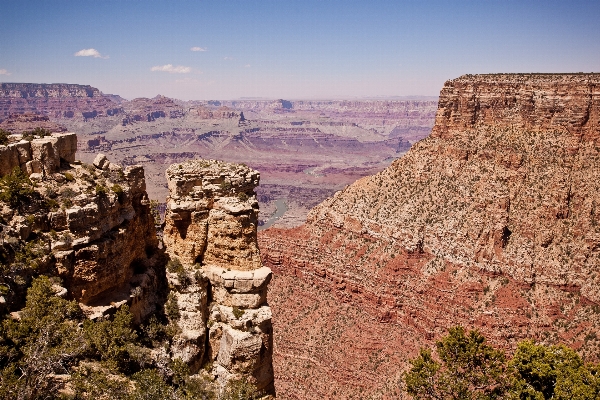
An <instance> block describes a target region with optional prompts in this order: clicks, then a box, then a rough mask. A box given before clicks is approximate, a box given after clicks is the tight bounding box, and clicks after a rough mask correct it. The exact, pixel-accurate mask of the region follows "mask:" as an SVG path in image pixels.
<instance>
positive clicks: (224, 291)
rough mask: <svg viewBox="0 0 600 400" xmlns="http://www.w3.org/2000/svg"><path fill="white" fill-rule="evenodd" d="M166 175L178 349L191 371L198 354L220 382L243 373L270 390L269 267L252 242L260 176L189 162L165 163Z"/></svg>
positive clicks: (213, 163)
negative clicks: (166, 165) (256, 190)
mask: <svg viewBox="0 0 600 400" xmlns="http://www.w3.org/2000/svg"><path fill="white" fill-rule="evenodd" d="M166 175H167V181H168V184H169V191H170V196H169V198H168V200H167V211H166V215H165V229H164V243H165V247H166V251H167V253H168V254H169V255H170V256H171V258H172V261H171V264H170V265H171V268H170V269H169V267H168V270H170V271H171V273H170V274H169V275H168V277H169V281H170V283H171V286H172V287H174V288H175V290H174V291H172V292H171V294H170V296H171V298H172V299H173V300H172V301H174V302H176V304H177V307H178V309H179V310H181V314H182V316H181V317H180V318H179V320H178V325H179V327H180V328H181V330H182V333H181V334H180V335H179V338H178V339H177V340H176V341H177V343H179V350H178V351H177V354H180V355H181V358H182V359H183V360H184V361H186V362H188V364H190V366H191V367H192V369H197V368H198V367H199V366H200V363H201V362H202V360H203V359H205V360H206V361H207V362H210V363H212V371H213V373H214V374H215V376H216V377H217V379H218V381H219V382H221V383H222V384H225V383H226V382H227V381H228V380H229V379H231V378H233V377H246V378H251V379H252V381H253V383H254V384H255V385H256V386H257V387H258V388H259V389H260V390H265V391H267V392H272V391H273V367H272V351H273V338H272V326H271V309H270V307H269V306H268V305H267V285H268V284H269V282H270V280H271V270H270V269H269V268H266V267H263V266H262V263H261V260H260V253H259V250H258V246H257V242H256V232H257V221H258V202H257V200H256V195H255V193H254V188H255V187H256V186H257V185H258V182H259V174H258V172H257V171H254V170H252V169H250V168H248V167H246V166H244V165H238V164H229V163H224V162H219V161H206V160H192V161H187V162H184V163H181V164H174V165H171V166H170V167H169V168H168V169H167V172H166ZM178 263H181V264H180V265H179V266H178V265H177V264H178ZM192 276H193V278H192ZM190 283H191V286H190ZM207 298H208V299H210V304H208V306H207ZM206 339H207V343H208V346H207V347H206V348H203V345H204V343H205V340H206Z"/></svg>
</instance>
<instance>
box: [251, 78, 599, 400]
mask: <svg viewBox="0 0 600 400" xmlns="http://www.w3.org/2000/svg"><path fill="white" fill-rule="evenodd" d="M599 84H600V75H598V74H560V75H557V74H548V75H545V74H499V75H473V76H463V77H460V78H458V79H454V80H450V81H448V82H446V84H445V85H444V88H443V89H442V91H441V94H440V99H439V106H438V112H437V115H436V123H435V126H434V128H433V132H432V135H431V136H430V137H428V138H426V139H424V140H422V141H420V142H418V143H416V144H415V145H413V147H412V148H411V150H410V151H409V152H408V153H407V154H406V155H404V156H403V157H402V158H400V159H398V160H396V161H394V162H393V163H392V165H391V166H390V167H388V168H387V169H385V170H384V171H382V172H380V173H378V174H376V175H374V176H370V177H366V178H363V179H360V180H358V181H357V182H355V183H354V184H352V185H350V186H348V187H347V188H345V189H344V190H342V191H340V192H337V193H336V194H335V195H334V196H333V197H331V198H329V199H327V200H326V201H324V202H323V203H322V204H320V205H319V206H317V207H315V208H314V209H313V210H312V211H311V212H310V213H309V214H308V217H307V223H306V224H305V225H303V226H301V227H298V228H295V229H290V230H282V229H269V230H266V231H264V232H261V234H260V236H259V243H260V247H261V250H262V256H263V259H264V262H265V264H266V265H267V266H270V267H271V268H272V269H273V270H274V271H275V272H276V278H275V279H274V281H273V283H272V291H271V293H270V297H271V299H272V300H273V314H274V318H275V319H274V320H275V321H276V324H275V355H274V359H275V375H276V382H277V384H278V385H279V386H278V388H277V389H278V391H279V392H280V393H286V395H285V398H288V397H289V398H311V396H325V397H328V396H330V397H331V396H339V395H340V393H342V396H347V397H349V396H351V395H355V396H356V395H363V396H366V397H373V398H380V397H382V396H385V395H386V394H387V395H389V394H391V393H393V392H394V391H395V390H398V385H397V383H394V382H397V381H398V379H399V377H400V374H401V371H402V369H403V368H406V367H407V364H406V359H407V356H410V355H414V354H415V353H416V351H417V350H418V347H419V346H422V345H427V344H428V343H432V341H433V340H435V339H436V338H439V337H440V336H442V335H443V334H445V332H446V329H447V328H449V327H451V326H454V325H457V324H461V325H464V326H466V327H468V328H478V329H480V330H481V331H483V332H484V334H486V335H487V336H488V337H489V338H490V340H491V342H492V343H493V344H494V345H497V346H501V347H504V348H507V349H509V350H511V349H514V346H515V345H516V343H517V342H518V340H521V339H524V338H536V339H537V340H540V341H545V342H547V343H557V342H566V343H568V344H569V345H571V346H573V347H575V348H576V349H578V350H579V351H580V353H582V354H583V355H584V356H587V357H592V358H594V357H597V349H598V348H599V347H598V346H599V343H598V342H597V340H596V339H595V338H596V335H597V334H598V333H600V323H599V322H598V318H597V316H596V314H597V312H598V309H599V307H598V304H600V292H599V289H598V288H600V276H599V275H598V268H599V267H600V264H599V263H600V261H599V260H600V226H599V225H598V223H597V221H598V211H597V210H598V206H597V204H598V201H600V199H598V197H597V193H599V189H600V187H599V182H600V169H599V167H598V166H599V165H600V163H599V161H600V147H599V146H598V145H599V143H598V132H600V125H599V123H600V122H599V121H600V119H599V117H600V116H599V113H600V108H599V104H600V86H599ZM299 293H302V296H303V298H305V299H308V300H305V301H303V302H302V304H297V303H296V301H295V299H296V298H297V296H298V295H299ZM340 315H344V316H345V317H344V318H340ZM318 318H325V319H329V322H328V323H327V324H325V325H328V326H330V330H327V329H324V328H325V326H318V325H320V324H317V326H315V327H314V328H311V329H306V324H308V323H309V321H315V320H317V319H318ZM278 324H281V325H278ZM356 326H360V327H361V330H362V333H361V335H357V334H356V333H355V332H354V329H355V327H356ZM317 337H318V339H315V338H317ZM382 337H385V338H389V340H383V341H382V340H381V338H382ZM350 354H351V357H350ZM371 364H373V365H372V366H371V367H370V368H365V365H371ZM336 370H339V371H342V372H336ZM321 376H327V377H328V378H329V380H328V381H326V380H325V379H321V378H320V377H321ZM351 377H352V378H354V379H352V378H351ZM306 381H310V382H311V384H310V385H307V384H306V383H305V382H306ZM360 382H368V383H360Z"/></svg>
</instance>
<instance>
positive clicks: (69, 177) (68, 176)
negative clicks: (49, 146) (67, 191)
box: [64, 172, 75, 182]
mask: <svg viewBox="0 0 600 400" xmlns="http://www.w3.org/2000/svg"><path fill="white" fill-rule="evenodd" d="M64 176H65V179H66V180H67V182H73V181H74V180H75V176H74V175H73V174H72V173H70V172H65V173H64Z"/></svg>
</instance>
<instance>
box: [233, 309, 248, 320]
mask: <svg viewBox="0 0 600 400" xmlns="http://www.w3.org/2000/svg"><path fill="white" fill-rule="evenodd" d="M231 312H232V313H233V316H234V317H235V318H236V319H240V318H242V316H243V315H244V313H245V311H244V310H242V309H241V308H238V307H233V308H232V310H231Z"/></svg>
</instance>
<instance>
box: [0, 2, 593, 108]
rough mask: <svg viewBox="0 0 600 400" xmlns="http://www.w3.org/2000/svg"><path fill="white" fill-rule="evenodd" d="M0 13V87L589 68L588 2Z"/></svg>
mask: <svg viewBox="0 0 600 400" xmlns="http://www.w3.org/2000/svg"><path fill="white" fill-rule="evenodd" d="M0 15H1V16H2V18H1V21H2V22H1V23H0V81H1V82H40V83H54V82H65V83H79V84H89V85H92V86H95V87H97V88H99V89H100V90H101V91H103V92H104V93H114V94H120V95H121V96H123V97H125V98H129V99H131V98H134V97H141V96H145V97H153V96H155V95H157V94H163V95H166V96H170V97H176V98H180V99H185V100H187V99H199V100H200V99H235V98H240V97H266V98H286V99H299V98H353V97H363V96H408V95H434V96H435V95H437V94H438V93H439V90H440V88H441V87H442V85H443V83H444V81H445V80H447V79H451V78H454V77H457V76H460V75H462V74H465V73H490V72H579V71H584V72H591V71H595V72H598V71H600V24H599V23H598V18H599V17H600V1H527V0H520V1H511V0H503V1H493V0H478V1H451V0H438V1H427V0H421V1H399V0H396V1H377V0H368V1H366V0H365V1H351V0H347V1H342V0H339V1H338V0H304V1H296V0H287V1H283V0H261V1H258V0H256V1H255V0H244V1H228V0H219V1H217V0H215V1H198V0H197V1H191V0H189V1H188V0H169V1H166V0H163V1H152V0H121V1H102V0H73V1H58V0H39V1H27V0H18V1H13V0H1V2H0ZM192 48H197V49H196V50H198V51H192V50H191V49H192ZM198 48H199V49H198ZM75 54H80V55H79V56H76V55H75Z"/></svg>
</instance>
